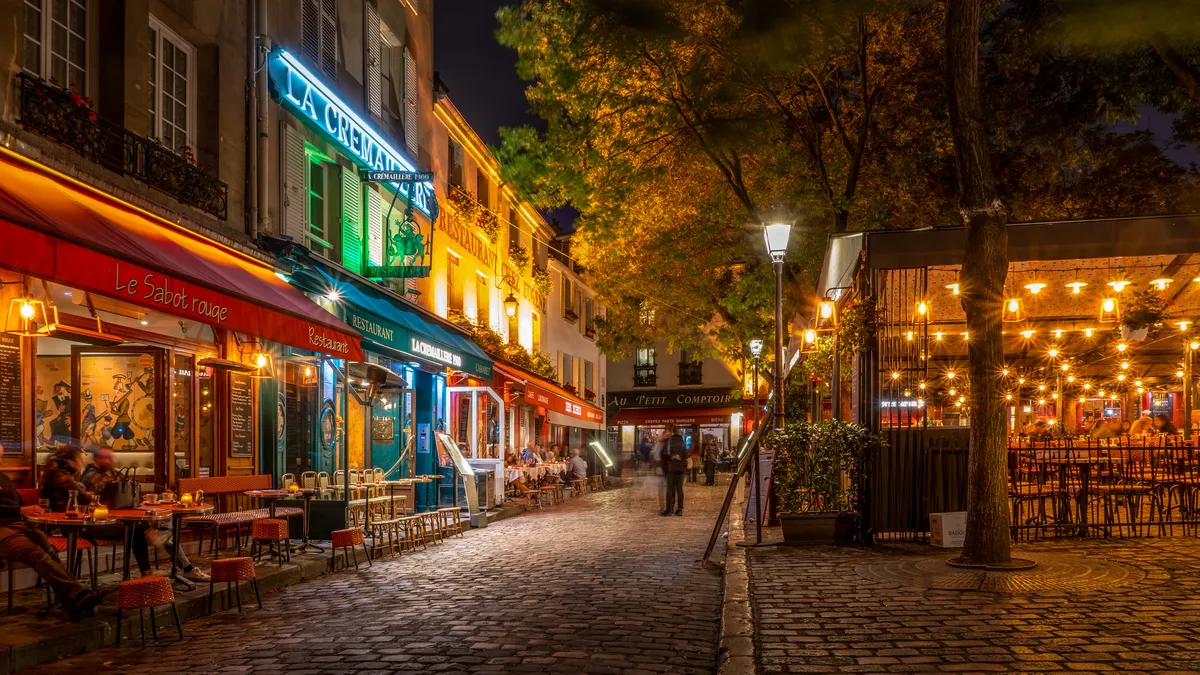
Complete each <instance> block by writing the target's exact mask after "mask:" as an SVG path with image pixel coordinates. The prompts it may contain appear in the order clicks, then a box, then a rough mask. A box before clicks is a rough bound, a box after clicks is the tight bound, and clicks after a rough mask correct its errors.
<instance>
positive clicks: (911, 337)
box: [904, 330, 913, 342]
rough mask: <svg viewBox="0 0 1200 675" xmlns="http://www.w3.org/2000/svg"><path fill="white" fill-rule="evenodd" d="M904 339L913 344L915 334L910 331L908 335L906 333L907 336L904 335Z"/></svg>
mask: <svg viewBox="0 0 1200 675" xmlns="http://www.w3.org/2000/svg"><path fill="white" fill-rule="evenodd" d="M904 339H905V340H908V341H909V342H912V340H913V332H912V331H911V330H910V331H908V332H907V333H905V334H904Z"/></svg>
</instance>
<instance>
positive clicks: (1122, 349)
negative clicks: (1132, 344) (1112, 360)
mask: <svg viewBox="0 0 1200 675" xmlns="http://www.w3.org/2000/svg"><path fill="white" fill-rule="evenodd" d="M1126 349H1129V345H1127V344H1125V343H1124V342H1118V343H1117V351H1119V352H1121V353H1122V354H1124V353H1125V350H1126Z"/></svg>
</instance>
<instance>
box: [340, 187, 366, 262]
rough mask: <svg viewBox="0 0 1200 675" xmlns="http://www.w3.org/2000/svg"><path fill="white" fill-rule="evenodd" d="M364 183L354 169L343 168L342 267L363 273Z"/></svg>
mask: <svg viewBox="0 0 1200 675" xmlns="http://www.w3.org/2000/svg"><path fill="white" fill-rule="evenodd" d="M362 220H363V217H362V182H361V181H359V180H358V171H357V169H355V168H354V167H346V166H343V167H342V266H343V267H345V268H346V269H348V270H350V271H351V272H357V273H361V272H362V264H363V226H362Z"/></svg>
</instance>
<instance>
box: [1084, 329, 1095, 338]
mask: <svg viewBox="0 0 1200 675" xmlns="http://www.w3.org/2000/svg"><path fill="white" fill-rule="evenodd" d="M1095 332H1096V329H1095V328H1084V329H1083V335H1084V337H1092V335H1093V334H1094V333H1095Z"/></svg>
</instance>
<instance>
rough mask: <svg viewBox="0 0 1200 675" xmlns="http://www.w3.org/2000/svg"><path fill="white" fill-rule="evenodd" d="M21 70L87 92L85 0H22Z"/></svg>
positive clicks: (61, 85) (83, 92) (83, 93)
mask: <svg viewBox="0 0 1200 675" xmlns="http://www.w3.org/2000/svg"><path fill="white" fill-rule="evenodd" d="M23 42H24V50H23V51H24V54H23V57H22V58H23V61H24V64H23V65H24V66H25V72H27V73H30V74H31V75H36V76H38V77H40V78H42V79H45V80H48V81H50V82H51V83H53V84H56V85H58V86H60V87H63V88H67V89H74V90H75V91H76V92H78V93H79V94H80V95H81V96H86V95H87V2H86V0H25V35H24V41H23Z"/></svg>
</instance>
